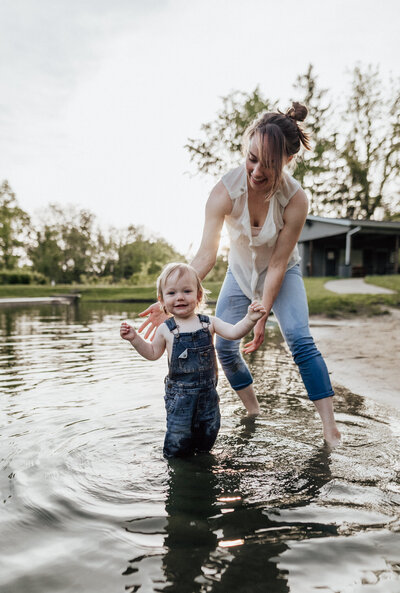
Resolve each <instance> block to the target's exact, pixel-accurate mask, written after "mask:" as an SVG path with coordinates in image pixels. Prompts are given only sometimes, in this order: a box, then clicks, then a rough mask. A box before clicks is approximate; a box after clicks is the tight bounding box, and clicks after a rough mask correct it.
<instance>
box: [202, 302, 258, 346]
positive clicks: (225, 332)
mask: <svg viewBox="0 0 400 593" xmlns="http://www.w3.org/2000/svg"><path fill="white" fill-rule="evenodd" d="M266 312H267V311H266V310H265V308H264V307H263V305H262V304H261V303H259V302H258V301H253V302H252V303H251V304H250V305H249V308H248V310H247V315H246V316H245V317H243V319H241V320H240V321H238V322H237V323H236V325H232V324H231V323H227V322H226V321H222V319H218V317H213V320H212V325H213V329H214V331H215V333H216V334H218V335H219V336H221V338H225V339H226V340H238V339H239V338H243V336H245V335H246V334H247V333H248V332H249V331H250V330H251V329H253V327H254V326H255V324H256V322H257V321H258V320H259V319H261V317H263V315H265V314H266Z"/></svg>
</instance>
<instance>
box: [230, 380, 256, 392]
mask: <svg viewBox="0 0 400 593" xmlns="http://www.w3.org/2000/svg"><path fill="white" fill-rule="evenodd" d="M252 383H253V379H252V380H251V381H247V382H246V383H243V384H239V385H233V384H232V383H231V387H232V389H234V390H235V391H240V390H241V389H246V387H248V386H249V385H251V384H252Z"/></svg>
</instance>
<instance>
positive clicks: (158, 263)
mask: <svg viewBox="0 0 400 593" xmlns="http://www.w3.org/2000/svg"><path fill="white" fill-rule="evenodd" d="M117 253H118V259H117V261H116V263H115V269H114V278H115V280H116V281H119V280H123V279H125V280H128V279H129V280H130V281H131V282H132V284H139V283H143V282H146V281H150V280H152V279H155V278H156V277H157V276H158V274H159V273H160V271H161V269H162V267H163V266H164V265H165V264H166V263H169V262H171V261H175V260H179V261H182V260H183V259H184V258H183V256H182V255H181V254H179V253H178V252H177V251H176V250H175V249H174V248H173V247H172V245H170V244H169V243H168V242H167V241H165V239H161V238H156V239H154V238H153V239H152V238H150V239H146V238H145V236H144V232H143V229H142V228H141V227H135V226H134V225H131V226H130V227H128V237H127V242H122V241H121V243H120V245H119V247H118V250H117Z"/></svg>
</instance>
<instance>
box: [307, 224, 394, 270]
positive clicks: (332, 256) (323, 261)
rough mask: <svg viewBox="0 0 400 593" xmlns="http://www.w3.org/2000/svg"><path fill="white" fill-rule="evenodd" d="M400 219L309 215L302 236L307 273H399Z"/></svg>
mask: <svg viewBox="0 0 400 593" xmlns="http://www.w3.org/2000/svg"><path fill="white" fill-rule="evenodd" d="M399 244H400V222H378V221H373V220H349V219H342V218H322V217H320V216H308V217H307V220H306V224H305V225H304V228H303V231H302V233H301V235H300V239H299V251H300V255H301V258H302V261H301V264H300V265H301V266H302V271H303V275H304V276H342V277H351V276H365V275H367V274H398V273H399Z"/></svg>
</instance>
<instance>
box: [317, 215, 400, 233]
mask: <svg viewBox="0 0 400 593" xmlns="http://www.w3.org/2000/svg"><path fill="white" fill-rule="evenodd" d="M307 220H310V221H311V222H312V221H315V222H322V223H327V224H338V225H341V226H344V227H348V228H350V229H351V228H354V227H356V226H360V227H361V228H371V229H387V230H391V229H393V230H400V222H390V221H386V220H352V219H350V218H327V217H323V216H311V214H310V215H309V216H307Z"/></svg>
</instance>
